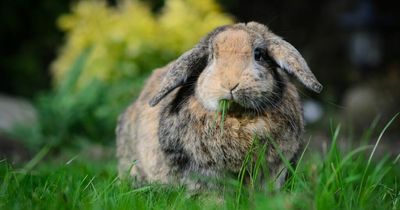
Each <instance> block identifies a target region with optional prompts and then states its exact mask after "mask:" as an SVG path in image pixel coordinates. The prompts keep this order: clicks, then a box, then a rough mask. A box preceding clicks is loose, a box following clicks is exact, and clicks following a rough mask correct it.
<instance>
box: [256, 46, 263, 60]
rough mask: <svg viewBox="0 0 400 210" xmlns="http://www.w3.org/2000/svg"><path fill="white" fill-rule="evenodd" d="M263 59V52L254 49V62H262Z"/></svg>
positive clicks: (259, 49)
mask: <svg viewBox="0 0 400 210" xmlns="http://www.w3.org/2000/svg"><path fill="white" fill-rule="evenodd" d="M263 57H264V50H263V49H261V48H256V49H254V60H256V61H262V60H263Z"/></svg>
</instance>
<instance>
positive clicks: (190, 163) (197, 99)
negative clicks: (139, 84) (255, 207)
mask: <svg viewBox="0 0 400 210" xmlns="http://www.w3.org/2000/svg"><path fill="white" fill-rule="evenodd" d="M254 26H257V27H261V28H257V27H256V28H254ZM268 37H272V38H274V39H275V40H281V39H280V38H279V37H277V36H276V35H273V34H272V32H270V31H268V30H267V28H266V27H265V26H262V25H257V23H249V24H247V25H245V24H236V25H232V26H224V27H221V28H218V29H216V30H215V31H213V32H211V33H210V34H209V35H208V36H206V38H204V39H203V40H202V41H201V42H200V43H199V44H198V45H196V47H195V48H193V49H192V50H190V51H188V52H187V53H185V54H184V55H182V56H181V57H180V58H178V59H177V60H176V61H174V62H172V63H171V64H169V65H168V66H166V67H164V68H161V69H157V70H155V71H154V73H153V74H152V76H151V77H150V78H149V79H148V81H147V82H146V85H145V86H144V88H143V90H142V93H141V94H140V96H139V98H138V99H137V100H136V101H135V102H134V103H133V104H132V105H131V106H130V107H128V108H127V110H126V111H125V112H124V113H123V114H122V115H121V117H120V120H119V123H118V128H117V156H118V160H119V174H120V176H124V175H125V174H128V173H129V175H130V176H133V177H135V178H136V179H138V180H139V181H150V182H154V181H156V182H161V183H175V184H186V185H187V186H188V187H189V188H195V189H198V188H202V187H207V186H209V183H207V182H205V181H201V180H200V179H198V178H196V177H210V178H219V177H223V176H224V175H225V174H227V173H237V172H239V170H240V168H241V166H242V163H243V160H244V157H245V156H246V154H247V152H248V151H249V149H250V147H251V146H252V144H253V143H254V142H253V141H254V139H255V137H257V138H258V139H260V140H261V142H262V143H263V144H270V143H269V140H270V139H272V140H273V141H274V142H275V143H276V144H277V145H278V147H279V149H280V150H281V151H282V153H283V155H284V156H285V157H286V159H288V160H291V159H292V158H293V157H294V156H295V155H296V153H298V152H299V150H300V148H301V145H302V140H301V135H302V132H303V119H302V109H301V105H300V100H299V96H298V93H297V90H296V88H295V86H294V85H293V84H292V83H291V81H290V78H289V76H288V74H287V73H286V71H287V72H289V73H292V72H295V74H296V77H302V75H305V76H306V77H307V78H306V79H304V78H302V79H303V80H307V82H308V83H307V84H319V83H318V81H316V80H315V77H314V75H312V73H311V71H309V69H305V70H304V71H305V72H303V70H302V69H298V68H299V66H301V67H302V68H306V67H307V68H308V66H306V64H305V65H304V64H303V63H302V62H304V60H303V58H301V56H300V54H298V52H297V50H296V51H295V52H293V51H289V52H285V51H286V50H291V47H290V46H291V45H290V46H289V47H287V46H283V47H281V46H279V48H280V49H282V52H281V51H280V50H277V49H276V50H275V51H277V52H276V53H275V54H274V55H270V56H271V57H272V58H276V59H278V58H279V59H285V58H284V57H282V55H284V54H286V55H289V57H288V59H289V60H288V61H286V60H284V61H276V60H275V61H276V62H277V63H278V64H279V62H281V63H282V62H288V63H290V64H288V65H286V66H280V67H281V68H280V67H279V66H275V64H274V63H273V61H270V60H268V58H267V57H265V58H264V59H265V60H263V61H260V62H258V61H255V60H254V58H253V56H254V54H255V53H254V49H255V48H263V47H264V48H266V50H268V53H269V54H270V53H273V51H274V49H271V48H268V41H267V40H268V39H269V38H268ZM280 43H281V44H284V45H286V44H288V43H286V42H285V43H282V42H280ZM293 49H294V48H293ZM265 56H266V55H265ZM299 56H300V57H299ZM284 67H286V68H291V67H293V68H296V69H287V70H286V69H285V70H286V71H283V69H282V68H284ZM296 71H299V72H300V73H298V74H297V73H296ZM300 81H302V80H301V79H300ZM317 86H318V85H317ZM221 99H229V100H232V101H234V102H235V103H234V105H233V107H232V108H231V109H230V110H229V112H228V113H227V115H226V119H225V121H224V129H223V130H221V129H220V127H219V126H220V120H221V117H218V118H215V112H216V110H215V103H217V102H218V101H219V100H221ZM149 101H150V105H151V106H149V105H148V104H149ZM216 121H217V122H216ZM265 157H266V159H265V161H266V162H267V165H268V167H269V172H270V173H269V175H270V178H274V179H275V178H277V185H278V186H280V185H282V183H283V181H284V177H285V174H286V172H285V171H286V169H285V167H284V164H283V162H282V160H281V159H280V157H279V155H278V152H277V151H276V149H274V147H273V146H272V145H269V146H268V147H267V151H266V156H265ZM282 171H283V172H282Z"/></svg>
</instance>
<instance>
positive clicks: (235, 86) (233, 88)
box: [231, 83, 239, 93]
mask: <svg viewBox="0 0 400 210" xmlns="http://www.w3.org/2000/svg"><path fill="white" fill-rule="evenodd" d="M238 86H239V83H237V84H236V85H234V86H233V87H232V88H231V93H232V92H233V91H234V90H235V89H236V88H237V87H238Z"/></svg>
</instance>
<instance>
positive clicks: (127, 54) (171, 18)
mask: <svg viewBox="0 0 400 210" xmlns="http://www.w3.org/2000/svg"><path fill="white" fill-rule="evenodd" d="M0 6H1V7H0V10H1V12H0V17H1V18H0V22H1V27H2V32H1V38H0V40H1V51H0V53H1V56H0V59H1V61H0V68H1V77H0V131H1V132H0V135H1V138H0V148H1V149H0V155H1V156H2V157H13V158H16V159H18V158H20V159H24V157H25V156H24V154H26V156H27V157H28V156H29V154H30V153H33V152H35V151H38V150H39V149H40V148H42V147H44V146H50V147H51V148H52V151H53V152H54V153H58V152H60V150H61V149H63V148H75V147H77V148H79V147H80V146H81V145H82V144H86V143H87V142H91V143H96V144H101V145H112V144H114V129H115V125H116V120H117V116H118V114H119V113H121V112H122V110H123V109H124V107H126V106H127V105H128V104H129V103H130V102H132V101H133V100H134V98H135V96H137V94H138V93H139V92H140V89H141V86H142V84H143V82H144V80H145V78H147V76H148V75H149V74H150V73H151V71H152V70H153V69H154V68H157V67H160V66H163V65H165V64H166V63H168V62H169V61H171V60H173V59H175V58H176V57H177V56H179V55H180V54H181V53H182V52H184V51H185V50H187V49H190V48H191V46H193V45H194V44H195V43H196V42H197V41H198V40H199V39H200V38H201V37H202V36H203V35H204V34H205V33H207V32H208V31H210V30H212V29H213V28H214V27H216V26H219V25H223V24H229V23H233V22H248V21H253V20H254V21H259V22H261V23H264V24H266V25H268V26H269V27H270V28H271V30H272V31H274V32H275V33H276V34H278V35H280V36H282V37H284V38H285V39H286V40H288V41H289V42H290V43H292V44H293V45H294V46H295V47H296V48H297V49H299V51H300V52H301V53H302V55H303V56H304V57H305V58H306V60H307V61H308V63H309V66H310V67H311V69H312V70H313V72H314V73H315V75H316V76H317V78H319V80H320V82H321V83H322V84H324V87H325V89H324V91H323V93H322V94H320V95H314V94H312V93H310V92H307V91H306V90H302V92H301V94H302V97H303V99H304V111H305V118H306V120H307V122H308V127H307V128H308V131H309V135H314V136H317V137H318V138H317V139H318V140H316V143H315V144H317V146H316V147H318V145H320V144H321V145H322V143H321V142H324V141H325V140H326V139H327V137H326V132H324V131H323V130H324V128H326V127H327V125H328V124H329V122H330V121H332V120H335V121H340V122H343V123H345V125H346V128H347V130H348V131H347V132H348V133H349V135H358V133H360V131H362V130H363V129H365V128H367V127H368V126H370V124H371V122H373V120H374V119H379V121H380V122H386V121H387V119H389V118H390V117H392V116H393V115H394V114H395V113H397V112H399V111H400V94H399V93H400V85H399V84H400V60H399V58H400V39H399V37H400V21H399V20H400V14H399V13H398V12H397V8H396V2H394V1H393V2H389V1H372V0H353V1H344V0H340V1H334V0H331V1H320V0H311V1H307V2H303V1H295V0H289V1H277V0H270V1H264V0H248V1H245V0H202V1H198V0H197V1H196V0H120V1H118V0H116V1H71V0H69V1H67V0H62V1H51V0H38V1H22V0H14V1H2V2H1V3H0ZM298 87H299V88H301V87H300V86H298ZM399 128H400V124H399V122H398V121H397V122H396V123H395V125H394V126H393V128H392V130H391V132H390V135H388V140H387V141H386V142H388V144H389V145H388V146H387V148H388V149H389V150H390V151H392V152H399V151H398V150H399V149H396V148H400V143H399V142H400V135H399V132H400V131H399V130H400V129H399ZM325 130H326V129H325ZM326 141H327V140H326ZM393 145H395V146H393Z"/></svg>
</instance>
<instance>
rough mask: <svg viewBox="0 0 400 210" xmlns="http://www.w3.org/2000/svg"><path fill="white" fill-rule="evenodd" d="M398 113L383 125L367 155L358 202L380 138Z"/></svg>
mask: <svg viewBox="0 0 400 210" xmlns="http://www.w3.org/2000/svg"><path fill="white" fill-rule="evenodd" d="M399 114H400V113H397V114H396V115H395V116H394V117H392V119H391V120H390V121H389V122H388V123H387V124H386V125H385V127H384V128H383V130H382V131H381V133H380V134H379V137H378V139H377V140H376V143H375V145H374V148H373V149H372V152H371V154H370V155H369V158H368V161H367V165H366V167H365V169H364V172H363V175H362V179H361V183H360V188H359V192H358V196H357V201H360V198H361V193H362V191H363V187H364V186H363V185H364V180H365V176H366V174H367V171H368V168H369V166H370V165H371V161H372V157H373V156H374V154H375V151H376V148H377V147H378V145H379V143H380V142H381V139H382V136H383V134H384V133H385V131H386V130H387V129H388V127H389V126H390V125H391V124H392V123H393V121H394V120H395V119H396V118H397V116H398V115H399Z"/></svg>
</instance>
